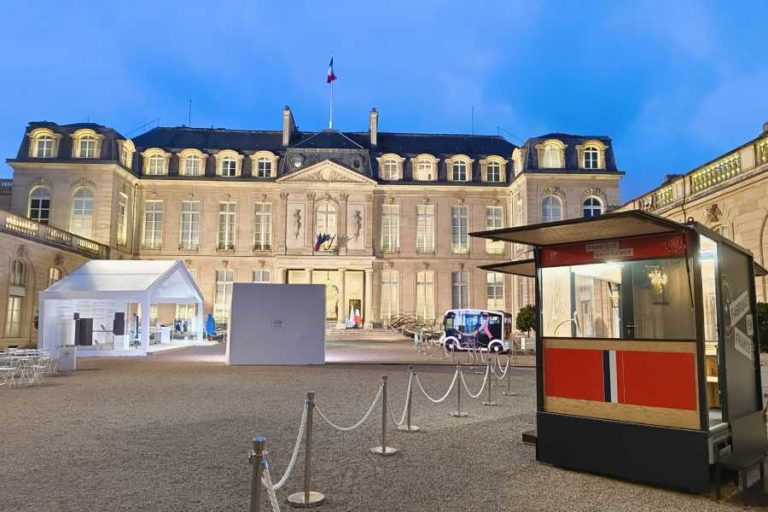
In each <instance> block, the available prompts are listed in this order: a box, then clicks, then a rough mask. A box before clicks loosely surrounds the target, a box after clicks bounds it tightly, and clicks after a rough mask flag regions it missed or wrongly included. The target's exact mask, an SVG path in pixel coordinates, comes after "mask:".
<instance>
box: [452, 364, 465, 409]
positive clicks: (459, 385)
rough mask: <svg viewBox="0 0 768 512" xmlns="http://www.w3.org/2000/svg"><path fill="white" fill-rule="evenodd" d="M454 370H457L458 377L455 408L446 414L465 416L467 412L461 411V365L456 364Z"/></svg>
mask: <svg viewBox="0 0 768 512" xmlns="http://www.w3.org/2000/svg"><path fill="white" fill-rule="evenodd" d="M456 371H457V372H459V375H458V377H457V378H456V410H455V411H453V412H449V413H448V414H449V415H450V416H453V417H454V418H466V417H467V416H468V414H467V413H466V412H462V411H461V365H460V364H457V365H456Z"/></svg>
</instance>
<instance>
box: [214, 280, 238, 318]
mask: <svg viewBox="0 0 768 512" xmlns="http://www.w3.org/2000/svg"><path fill="white" fill-rule="evenodd" d="M234 280H235V273H234V271H233V270H230V269H221V270H217V271H216V295H215V296H214V297H213V318H215V319H216V321H217V322H226V321H227V320H228V318H229V307H230V305H231V304H232V283H233V282H234Z"/></svg>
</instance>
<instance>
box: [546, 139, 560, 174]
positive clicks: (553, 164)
mask: <svg viewBox="0 0 768 512" xmlns="http://www.w3.org/2000/svg"><path fill="white" fill-rule="evenodd" d="M560 154H561V151H560V148H558V147H557V146H555V145H554V144H547V145H546V146H544V158H543V161H542V167H544V168H545V169H559V168H560V167H562V165H561V164H560Z"/></svg>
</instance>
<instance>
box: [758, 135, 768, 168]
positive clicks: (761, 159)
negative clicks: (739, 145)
mask: <svg viewBox="0 0 768 512" xmlns="http://www.w3.org/2000/svg"><path fill="white" fill-rule="evenodd" d="M757 164H758V165H762V164H768V139H764V140H763V141H761V142H759V143H758V144H757Z"/></svg>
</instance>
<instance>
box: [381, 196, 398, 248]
mask: <svg viewBox="0 0 768 512" xmlns="http://www.w3.org/2000/svg"><path fill="white" fill-rule="evenodd" d="M381 250H382V251H383V252H397V251H399V250H400V206H398V205H396V204H385V205H383V206H382V208H381Z"/></svg>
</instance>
